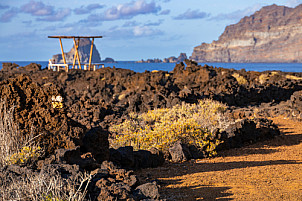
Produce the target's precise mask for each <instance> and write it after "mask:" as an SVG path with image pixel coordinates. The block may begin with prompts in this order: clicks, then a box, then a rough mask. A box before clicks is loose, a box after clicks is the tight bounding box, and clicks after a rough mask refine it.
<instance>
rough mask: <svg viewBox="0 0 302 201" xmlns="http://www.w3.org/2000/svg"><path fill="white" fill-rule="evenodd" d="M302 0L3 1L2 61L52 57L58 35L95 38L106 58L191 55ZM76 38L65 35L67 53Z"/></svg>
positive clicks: (57, 48) (0, 3) (0, 1)
mask: <svg viewBox="0 0 302 201" xmlns="http://www.w3.org/2000/svg"><path fill="white" fill-rule="evenodd" d="M300 3H302V0H252V1H251V0H211V1H209V0H185V1H184V0H115V1H112V0H102V1H100V0H64V1H63V0H45V1H38V0H9V1H5V0H0V61H48V59H50V58H51V57H52V55H54V54H58V53H60V52H61V49H60V44H59V40H58V39H50V38H48V36H52V35H83V36H93V35H95V36H103V38H101V39H95V44H96V47H97V49H98V51H99V52H100V55H101V58H102V59H105V58H106V57H111V58H113V59H114V60H117V61H134V60H135V61H136V60H141V59H145V60H146V59H149V58H160V59H163V58H166V57H170V56H178V55H179V54H180V53H186V54H187V56H188V57H189V56H191V54H192V52H193V48H194V47H195V46H198V45H200V44H201V43H203V42H206V43H211V42H212V41H213V40H217V39H218V37H219V36H220V35H221V34H222V33H223V31H224V29H225V27H226V26H228V25H230V24H235V23H237V22H239V20H240V19H241V18H243V17H244V16H249V15H251V14H253V13H254V12H255V11H257V10H259V9H261V7H263V6H267V5H272V4H277V5H284V6H288V7H295V6H297V5H299V4H300ZM72 42H73V41H72V40H70V39H63V46H64V51H65V52H68V51H69V50H70V49H71V48H72V45H73V44H72Z"/></svg>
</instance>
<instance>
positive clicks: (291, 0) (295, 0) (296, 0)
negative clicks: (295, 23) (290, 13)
mask: <svg viewBox="0 0 302 201" xmlns="http://www.w3.org/2000/svg"><path fill="white" fill-rule="evenodd" d="M301 3H302V0H287V1H286V3H285V5H286V6H288V7H292V8H294V7H296V6H297V5H299V4H301Z"/></svg>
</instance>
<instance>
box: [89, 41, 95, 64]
mask: <svg viewBox="0 0 302 201" xmlns="http://www.w3.org/2000/svg"><path fill="white" fill-rule="evenodd" d="M93 42H94V38H92V40H91V48H90V55H89V70H91V59H92V52H93Z"/></svg>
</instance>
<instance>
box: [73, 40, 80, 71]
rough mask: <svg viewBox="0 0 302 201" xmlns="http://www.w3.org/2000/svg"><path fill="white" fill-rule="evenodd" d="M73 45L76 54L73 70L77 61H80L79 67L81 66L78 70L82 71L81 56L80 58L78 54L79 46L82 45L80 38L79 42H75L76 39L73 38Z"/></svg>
mask: <svg viewBox="0 0 302 201" xmlns="http://www.w3.org/2000/svg"><path fill="white" fill-rule="evenodd" d="M73 43H74V49H75V53H74V57H73V64H72V68H74V66H75V62H76V59H78V65H79V68H78V69H81V63H80V56H79V52H78V46H79V45H80V38H78V40H77V41H76V40H75V38H73Z"/></svg>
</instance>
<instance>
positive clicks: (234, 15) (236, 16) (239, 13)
mask: <svg viewBox="0 0 302 201" xmlns="http://www.w3.org/2000/svg"><path fill="white" fill-rule="evenodd" d="M261 7H262V5H260V4H256V5H254V6H252V7H248V8H246V9H243V10H236V11H234V12H231V13H221V14H219V15H216V16H214V17H212V18H210V20H233V21H238V20H240V19H241V18H243V17H245V16H249V15H252V14H254V13H255V12H256V11H258V10H260V9H261Z"/></svg>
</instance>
